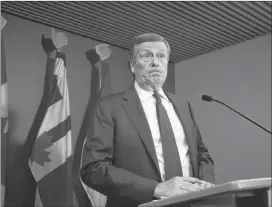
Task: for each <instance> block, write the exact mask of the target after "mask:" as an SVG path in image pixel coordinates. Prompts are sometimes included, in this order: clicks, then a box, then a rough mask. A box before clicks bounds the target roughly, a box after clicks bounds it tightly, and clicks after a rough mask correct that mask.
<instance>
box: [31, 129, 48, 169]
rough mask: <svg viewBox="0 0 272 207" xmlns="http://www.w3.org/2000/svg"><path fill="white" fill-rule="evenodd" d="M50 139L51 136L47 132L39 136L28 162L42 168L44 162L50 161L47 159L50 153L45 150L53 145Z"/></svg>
mask: <svg viewBox="0 0 272 207" xmlns="http://www.w3.org/2000/svg"><path fill="white" fill-rule="evenodd" d="M52 138H53V135H50V134H49V133H48V132H44V133H42V134H41V136H40V137H38V138H37V140H36V142H35V145H34V147H33V149H32V154H31V156H30V160H31V161H32V162H36V163H38V164H40V165H42V166H44V163H45V162H50V161H51V160H50V159H49V157H48V155H49V154H50V152H47V151H45V150H46V149H47V148H49V147H51V146H52V145H53V143H52Z"/></svg>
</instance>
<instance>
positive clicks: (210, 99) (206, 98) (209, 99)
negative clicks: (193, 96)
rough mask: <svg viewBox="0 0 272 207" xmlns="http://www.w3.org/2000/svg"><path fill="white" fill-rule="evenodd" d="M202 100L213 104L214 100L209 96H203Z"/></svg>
mask: <svg viewBox="0 0 272 207" xmlns="http://www.w3.org/2000/svg"><path fill="white" fill-rule="evenodd" d="M202 100H203V101H208V102H211V101H212V100H213V98H212V97H211V96H208V95H203V96H202Z"/></svg>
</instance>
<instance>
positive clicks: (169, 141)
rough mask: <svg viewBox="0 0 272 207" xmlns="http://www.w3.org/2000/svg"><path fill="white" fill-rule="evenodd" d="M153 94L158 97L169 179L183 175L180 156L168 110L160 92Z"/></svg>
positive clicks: (165, 164) (157, 104)
mask: <svg viewBox="0 0 272 207" xmlns="http://www.w3.org/2000/svg"><path fill="white" fill-rule="evenodd" d="M153 96H154V97H155V99H156V110H157V117H158V122H159V128H160V134H161V141H162V149H163V158H164V169H165V180H169V179H171V178H173V177H175V176H182V168H181V163H180V157H179V153H178V148H177V144H176V141H175V136H174V132H173V129H172V126H171V123H170V120H169V117H168V115H167V112H166V110H165V108H164V106H163V105H162V101H161V97H160V94H158V92H155V93H154V94H153Z"/></svg>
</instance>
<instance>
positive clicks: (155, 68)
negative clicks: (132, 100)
mask: <svg viewBox="0 0 272 207" xmlns="http://www.w3.org/2000/svg"><path fill="white" fill-rule="evenodd" d="M167 66H168V50H167V47H166V45H165V43H164V42H143V43H141V44H139V45H138V46H136V49H135V55H134V61H133V62H132V63H131V70H132V72H133V73H134V74H135V79H136V81H137V83H138V84H139V85H140V86H141V87H143V88H144V89H147V90H152V89H157V90H158V89H160V88H161V87H162V85H163V83H164V81H165V79H166V76H167Z"/></svg>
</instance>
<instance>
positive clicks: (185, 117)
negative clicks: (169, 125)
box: [166, 94, 197, 175]
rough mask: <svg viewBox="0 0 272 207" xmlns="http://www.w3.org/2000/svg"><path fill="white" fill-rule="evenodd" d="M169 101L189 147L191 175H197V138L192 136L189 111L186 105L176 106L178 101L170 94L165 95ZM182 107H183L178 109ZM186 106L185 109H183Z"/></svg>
mask: <svg viewBox="0 0 272 207" xmlns="http://www.w3.org/2000/svg"><path fill="white" fill-rule="evenodd" d="M166 95H167V97H168V98H169V100H171V102H172V103H173V106H174V109H175V111H176V113H177V115H178V117H179V120H180V122H181V124H182V126H183V130H184V133H185V138H186V141H187V144H188V147H189V153H190V159H191V164H192V168H193V174H194V175H197V149H196V146H197V140H196V139H197V138H196V136H195V135H194V131H195V130H194V124H193V122H192V118H191V116H190V111H189V108H188V103H184V104H178V100H177V99H176V98H175V96H173V95H172V94H166ZM180 105H184V107H182V108H181V107H179V106H180ZM185 106H187V107H185Z"/></svg>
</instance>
